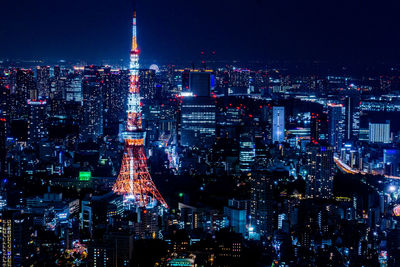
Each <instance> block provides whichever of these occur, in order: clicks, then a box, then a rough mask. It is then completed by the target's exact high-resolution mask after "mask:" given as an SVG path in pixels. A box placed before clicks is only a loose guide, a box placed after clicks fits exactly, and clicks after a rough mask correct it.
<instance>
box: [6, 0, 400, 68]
mask: <svg viewBox="0 0 400 267" xmlns="http://www.w3.org/2000/svg"><path fill="white" fill-rule="evenodd" d="M398 2H399V1H386V0H379V1H378V0H376V1H369V0H359V1H354V0H319V1H315V0H275V1H270V0H241V1H239V0H169V1H168V0H138V3H137V11H138V26H139V29H138V31H139V36H138V38H139V46H140V47H141V51H142V54H141V57H142V59H145V60H147V61H153V60H154V61H156V62H165V61H170V62H174V61H192V60H198V59H199V54H200V51H202V50H204V51H209V52H211V51H216V56H215V58H216V59H223V60H233V59H237V60H242V61H250V60H271V59H274V60H275V59H278V60H286V59H289V60H303V59H306V60H314V59H320V60H345V61H371V62H372V61H375V60H389V61H396V60H399V59H400V4H399V3H398ZM132 7H133V4H132V1H130V0H68V1H67V0H1V12H0V57H6V58H19V59H30V58H47V59H61V58H63V59H83V60H86V61H88V62H91V61H99V60H101V59H112V60H117V59H120V58H124V59H127V57H128V54H129V45H130V44H129V42H130V34H131V30H130V23H131V21H130V19H131V18H130V17H131V14H132Z"/></svg>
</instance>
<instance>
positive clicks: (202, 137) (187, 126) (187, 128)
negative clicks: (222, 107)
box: [180, 97, 216, 147]
mask: <svg viewBox="0 0 400 267" xmlns="http://www.w3.org/2000/svg"><path fill="white" fill-rule="evenodd" d="M215 112H216V107H215V101H214V100H213V99H212V98H209V97H187V98H184V99H183V101H182V106H181V122H180V123H181V131H180V132H181V145H182V146H205V147H210V146H211V145H212V144H214V142H215V127H216V119H215Z"/></svg>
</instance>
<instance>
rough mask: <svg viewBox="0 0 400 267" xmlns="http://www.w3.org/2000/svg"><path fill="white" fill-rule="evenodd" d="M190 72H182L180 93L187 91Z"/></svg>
mask: <svg viewBox="0 0 400 267" xmlns="http://www.w3.org/2000/svg"><path fill="white" fill-rule="evenodd" d="M189 80H190V70H184V71H182V92H186V91H189V90H190V89H189V84H190V83H189Z"/></svg>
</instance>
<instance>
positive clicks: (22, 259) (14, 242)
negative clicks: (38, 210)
mask: <svg viewBox="0 0 400 267" xmlns="http://www.w3.org/2000/svg"><path fill="white" fill-rule="evenodd" d="M0 225H1V229H2V231H1V238H2V266H4V267H11V266H25V265H24V263H26V262H27V260H28V259H29V258H30V257H32V255H33V253H32V252H33V249H32V247H31V246H30V245H29V244H32V243H33V240H31V238H32V236H33V224H32V221H31V218H30V217H29V216H28V215H26V214H23V213H21V212H20V211H11V210H10V211H3V214H2V219H1V221H0ZM30 242H31V243H30ZM31 253H32V254H31Z"/></svg>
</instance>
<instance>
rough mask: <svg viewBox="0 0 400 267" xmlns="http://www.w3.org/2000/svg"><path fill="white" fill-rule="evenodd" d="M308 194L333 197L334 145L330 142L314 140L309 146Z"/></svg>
mask: <svg viewBox="0 0 400 267" xmlns="http://www.w3.org/2000/svg"><path fill="white" fill-rule="evenodd" d="M306 151H307V176H306V196H307V197H309V198H331V197H332V190H333V176H334V161H333V151H334V149H333V147H332V146H330V145H329V144H328V143H326V142H323V143H322V144H321V143H318V142H312V143H310V144H309V145H308V146H307V149H306Z"/></svg>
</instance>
